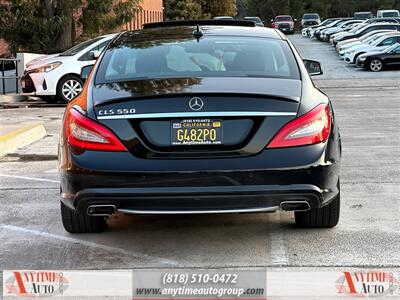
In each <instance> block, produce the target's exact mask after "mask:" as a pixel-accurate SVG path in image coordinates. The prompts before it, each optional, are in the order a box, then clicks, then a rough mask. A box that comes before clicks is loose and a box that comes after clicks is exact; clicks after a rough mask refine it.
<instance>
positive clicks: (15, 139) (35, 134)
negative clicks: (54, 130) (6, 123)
mask: <svg viewBox="0 0 400 300" xmlns="http://www.w3.org/2000/svg"><path fill="white" fill-rule="evenodd" d="M45 135H46V129H45V128H44V126H43V124H42V123H32V124H29V125H25V126H23V127H21V128H18V129H16V130H14V131H11V132H9V133H6V134H4V135H2V136H0V156H3V155H5V154H7V153H12V152H14V151H15V150H17V149H18V148H20V147H24V146H26V145H29V144H31V143H33V142H35V141H37V140H40V139H41V138H43V137H44V136H45Z"/></svg>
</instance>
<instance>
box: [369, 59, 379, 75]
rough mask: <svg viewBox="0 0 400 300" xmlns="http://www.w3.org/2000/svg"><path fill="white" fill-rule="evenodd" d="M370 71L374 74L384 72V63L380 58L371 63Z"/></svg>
mask: <svg viewBox="0 0 400 300" xmlns="http://www.w3.org/2000/svg"><path fill="white" fill-rule="evenodd" d="M368 69H369V70H370V71H372V72H380V71H382V70H383V62H382V61H381V60H380V59H378V58H374V59H373V60H371V61H370V62H369V64H368Z"/></svg>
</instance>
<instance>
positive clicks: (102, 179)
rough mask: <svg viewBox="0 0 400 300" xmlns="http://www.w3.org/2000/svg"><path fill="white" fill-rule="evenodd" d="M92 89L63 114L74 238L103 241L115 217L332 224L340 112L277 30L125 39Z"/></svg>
mask: <svg viewBox="0 0 400 300" xmlns="http://www.w3.org/2000/svg"><path fill="white" fill-rule="evenodd" d="M196 30H197V35H196ZM200 33H201V34H200ZM86 89H87V106H86V108H83V107H82V105H79V104H77V103H74V102H72V103H71V104H70V105H69V106H68V108H67V111H66V114H65V118H64V131H63V137H62V139H61V143H60V156H59V157H60V159H59V162H60V172H61V197H62V199H61V200H62V214H63V222H64V227H65V228H66V229H67V230H68V231H70V232H87V231H89V232H96V231H102V230H104V229H105V222H104V217H105V216H108V215H110V214H112V213H114V212H121V213H128V214H130V213H137V214H190V213H195V214H200V213H238V212H273V211H277V210H279V209H283V210H288V211H297V213H296V214H297V215H296V221H297V224H298V225H300V226H304V227H332V226H334V225H336V223H337V221H338V209H339V207H338V204H337V203H338V201H337V199H338V198H339V162H340V151H341V149H340V140H339V133H338V129H337V126H336V124H335V122H334V114H333V110H332V107H331V105H330V103H329V100H328V99H327V97H326V96H325V95H324V94H322V93H321V92H319V91H318V90H316V89H315V88H314V87H313V85H312V83H311V81H310V79H309V77H308V75H307V74H306V73H305V68H304V66H303V65H302V62H301V61H300V60H299V57H298V55H297V54H296V53H295V50H294V48H292V46H291V45H290V43H289V42H288V41H286V40H285V39H284V37H283V35H281V34H279V33H278V32H276V31H275V30H266V29H261V28H260V29H258V28H241V27H235V26H202V27H201V31H199V29H196V27H195V26H181V27H167V28H160V29H146V30H144V31H141V32H127V33H123V34H121V35H120V36H119V37H118V38H117V39H116V40H114V41H113V42H112V43H111V44H110V46H109V47H108V49H107V50H106V52H105V53H104V55H103V56H102V57H101V60H100V61H99V62H98V64H97V65H96V67H95V69H94V71H93V74H92V77H91V79H90V80H89V82H88V83H87V86H86ZM332 203H334V204H335V205H334V207H333V206H332V205H331V204H332ZM322 210H324V211H325V215H328V213H329V214H332V215H333V217H332V218H323V215H322V214H321V213H322ZM316 211H318V212H320V213H319V214H317V215H316V214H315V212H316ZM77 215H78V217H76V216H77ZM74 216H75V217H74ZM310 216H312V218H314V216H317V217H318V219H317V218H315V219H310V218H311V217H310ZM71 218H72V219H74V218H75V219H76V218H77V219H78V220H80V221H81V225H80V226H81V227H82V228H83V229H84V230H81V227H79V228H77V225H78V223H79V222H75V223H74V222H71V221H70V219H71ZM93 222H95V223H96V224H97V225H96V226H93V224H94V223H93ZM83 224H86V225H83ZM88 224H89V225H90V226H89V225H88ZM85 226H86V227H85Z"/></svg>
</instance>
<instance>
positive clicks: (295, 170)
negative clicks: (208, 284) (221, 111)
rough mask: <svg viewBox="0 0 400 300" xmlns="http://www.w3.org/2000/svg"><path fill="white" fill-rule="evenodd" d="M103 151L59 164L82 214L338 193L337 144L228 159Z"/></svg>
mask: <svg viewBox="0 0 400 300" xmlns="http://www.w3.org/2000/svg"><path fill="white" fill-rule="evenodd" d="M333 145H336V146H333ZM61 152H63V151H61ZM101 154H102V153H100V152H98V153H96V152H95V151H86V152H85V154H81V155H74V154H73V155H72V157H71V158H70V160H67V161H66V166H68V168H64V167H62V165H61V172H60V176H61V199H62V201H63V202H64V203H65V204H66V205H67V206H69V207H70V208H72V209H75V210H77V211H79V212H87V209H88V207H89V206H91V205H113V206H115V208H116V209H117V210H119V211H121V212H123V213H142V214H143V213H154V214H166V213H230V212H257V211H275V210H277V209H279V207H280V205H281V203H282V202H285V201H289V202H291V201H303V202H307V203H308V205H309V207H310V208H317V207H322V206H324V205H326V204H328V203H329V202H330V201H331V200H332V199H333V198H334V197H335V196H336V195H337V194H338V192H339V190H338V182H339V167H340V150H339V144H336V143H332V144H330V146H329V147H326V145H324V144H317V145H312V146H305V147H298V148H288V149H276V150H267V151H263V153H261V154H258V155H256V156H249V157H244V158H226V159H197V160H196V159H191V160H158V159H154V160H148V159H137V158H134V157H133V156H132V155H131V154H130V153H105V154H104V153H103V154H104V155H105V156H104V159H103V158H102V156H101ZM60 157H62V155H61V156H60ZM106 157H107V160H106V159H105V158H106ZM129 159H131V161H130V160H129ZM68 161H69V162H68ZM94 166H96V167H97V168H95V167H94ZM145 166H146V168H145ZM107 169H108V170H107ZM124 169H125V170H124ZM112 170H119V171H118V172H117V171H112ZM132 170H136V171H132Z"/></svg>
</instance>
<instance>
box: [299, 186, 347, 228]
mask: <svg viewBox="0 0 400 300" xmlns="http://www.w3.org/2000/svg"><path fill="white" fill-rule="evenodd" d="M339 216H340V192H339V194H338V195H337V196H336V198H335V199H334V200H333V201H332V202H331V203H329V204H328V205H326V206H324V207H321V208H313V209H311V210H309V211H301V212H295V213H294V217H295V221H296V226H297V227H301V228H332V227H335V226H336V225H337V224H338V222H339Z"/></svg>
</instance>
